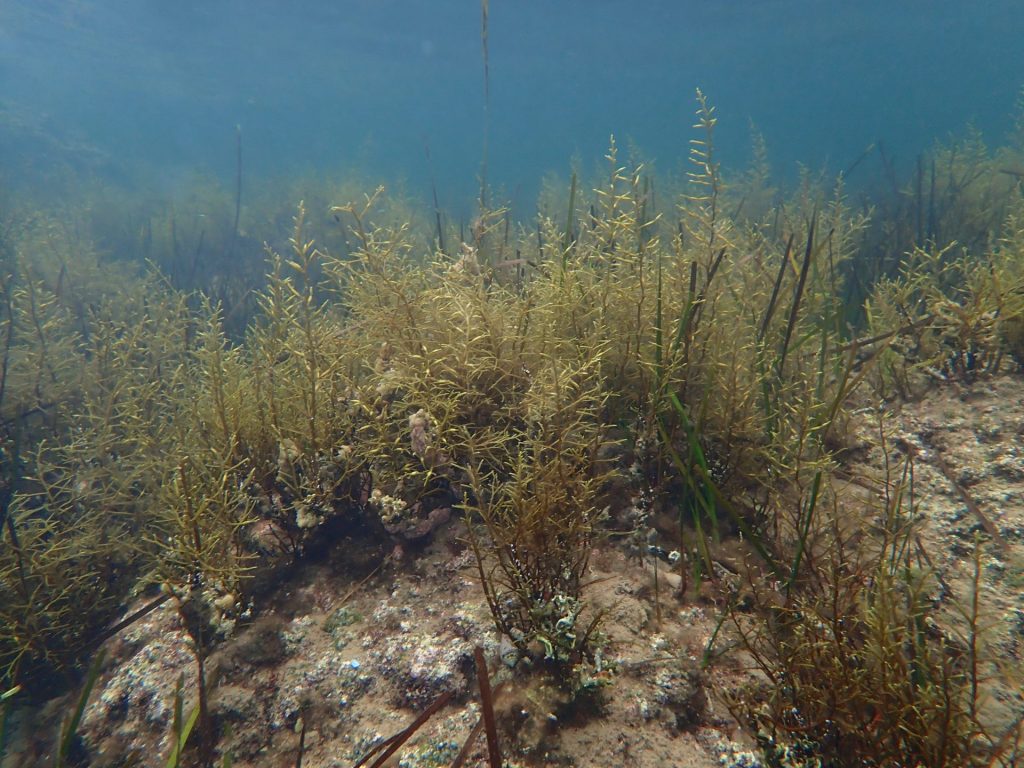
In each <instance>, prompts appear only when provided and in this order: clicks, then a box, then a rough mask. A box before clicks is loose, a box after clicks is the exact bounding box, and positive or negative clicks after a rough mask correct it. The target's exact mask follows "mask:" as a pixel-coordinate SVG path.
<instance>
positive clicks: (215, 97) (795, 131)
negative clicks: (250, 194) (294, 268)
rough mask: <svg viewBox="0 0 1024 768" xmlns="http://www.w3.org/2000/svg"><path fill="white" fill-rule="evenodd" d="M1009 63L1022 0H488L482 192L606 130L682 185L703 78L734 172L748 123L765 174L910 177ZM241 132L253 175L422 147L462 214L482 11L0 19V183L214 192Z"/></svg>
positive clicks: (1007, 83)
mask: <svg viewBox="0 0 1024 768" xmlns="http://www.w3.org/2000/svg"><path fill="white" fill-rule="evenodd" d="M1022 48H1024V2H1021V0H977V1H976V2H967V1H966V0H884V1H883V0H699V1H698V0H651V1H650V2H624V1H622V0H620V1H618V2H612V1H611V0H492V1H491V3H490V19H489V51H490V134H489V169H488V180H489V181H490V182H491V183H492V184H493V185H494V186H495V187H497V188H498V189H499V190H500V194H501V195H503V196H504V197H505V198H506V199H510V200H513V201H515V202H516V203H517V205H520V206H523V207H526V208H528V207H529V206H530V205H532V200H533V197H534V196H535V194H536V191H537V188H538V182H539V179H540V177H541V176H542V175H543V174H544V173H545V172H547V171H552V170H554V171H558V172H560V173H562V174H563V175H564V174H566V173H567V169H568V167H569V163H570V160H571V159H572V158H573V157H574V156H576V157H578V158H580V159H581V160H582V162H583V165H584V167H585V168H590V167H594V166H595V165H596V164H597V163H598V162H599V161H600V159H601V157H602V156H603V154H604V151H605V149H606V147H607V144H608V137H609V135H610V134H613V133H614V134H615V135H616V137H617V138H618V139H619V140H620V141H621V143H622V145H623V146H625V145H626V144H627V143H633V144H635V145H636V146H637V147H638V148H639V150H640V152H641V153H642V154H643V155H644V156H645V157H646V158H649V159H652V160H653V161H654V162H655V164H656V167H657V168H659V169H666V170H673V169H677V168H678V167H679V166H680V164H681V163H682V161H683V159H684V158H685V154H686V151H687V140H688V139H689V138H690V136H691V135H692V133H691V130H690V125H691V123H692V122H693V120H692V116H693V110H694V101H693V94H694V89H695V88H696V87H698V86H699V87H700V88H702V89H703V90H704V91H705V93H707V94H708V96H709V98H710V99H711V101H712V102H713V103H714V104H716V105H717V107H718V115H719V118H720V123H719V130H718V147H719V150H720V152H721V156H722V157H723V158H724V159H725V161H726V163H727V164H729V165H734V166H739V165H741V164H743V163H744V162H746V160H747V159H748V158H749V152H750V125H751V122H753V123H755V124H756V125H757V127H758V129H759V130H760V131H761V132H762V133H763V135H764V136H765V138H766V140H767V143H768V148H769V152H770V157H771V160H772V165H773V168H774V169H775V171H776V173H777V174H778V175H779V177H780V178H782V179H786V178H790V179H791V178H792V177H793V175H794V173H795V169H796V164H797V163H798V162H801V163H804V164H806V165H808V166H810V167H812V168H821V167H825V168H829V169H831V170H834V171H837V170H841V169H842V168H844V167H846V166H847V165H849V164H850V163H851V162H852V161H853V160H855V159H856V158H857V156H859V155H860V154H861V153H862V151H863V150H864V148H865V147H866V146H868V145H869V144H871V143H872V142H876V141H879V140H881V141H882V142H884V145H885V147H886V150H887V153H888V154H889V155H890V156H892V157H895V158H896V161H897V163H898V164H902V167H903V168H905V169H909V168H910V167H911V165H912V163H913V162H914V158H915V156H916V154H917V153H918V152H920V151H921V150H924V149H927V148H928V147H929V146H930V145H931V144H932V143H933V142H934V141H935V140H936V139H942V138H945V137H947V136H949V135H950V134H953V133H961V132H962V131H963V130H964V128H965V126H966V125H967V124H968V123H969V122H970V123H973V124H974V125H975V126H976V127H978V128H979V129H980V130H982V131H983V133H984V135H985V136H986V138H987V139H988V140H990V141H991V142H993V143H998V142H999V141H1001V140H1002V139H1003V138H1004V136H1005V134H1006V132H1007V131H1008V129H1009V127H1010V123H1011V119H1012V115H1013V108H1014V103H1015V101H1016V98H1017V94H1018V92H1019V90H1020V88H1021V85H1022V84H1024V54H1022ZM5 122H6V123H8V124H9V123H12V122H14V123H16V128H11V127H10V125H7V126H6V130H5ZM236 126H240V127H241V131H242V136H243V146H244V154H245V168H246V174H247V176H248V177H249V178H258V177H261V176H263V177H270V176H289V175H298V174H301V173H305V172H308V171H311V170H315V171H318V172H322V173H329V174H346V173H350V172H353V171H358V172H359V173H360V174H361V175H362V176H363V177H365V178H367V179H368V180H370V181H377V180H384V181H396V180H405V181H406V183H407V187H408V189H409V190H410V191H412V192H416V193H422V194H424V195H426V194H429V178H430V172H429V168H428V164H427V160H426V156H425V147H426V146H428V145H429V148H430V152H431V155H432V164H433V169H434V174H435V176H436V179H437V186H438V191H439V193H440V195H441V197H442V205H443V206H446V207H449V208H458V207H459V206H461V205H463V204H464V203H466V202H468V201H471V200H472V198H473V196H474V194H475V192H476V189H477V185H478V178H479V174H480V168H481V157H482V143H483V135H484V88H483V61H482V55H481V8H480V3H479V2H477V0H305V1H303V0H297V1H296V2H282V1H281V0H275V1H271V0H205V1H200V0H91V1H90V0H78V1H72V0H64V1H62V2H58V1H57V0H3V2H2V3H0V164H2V165H0V173H2V171H3V169H4V168H7V169H23V168H29V169H31V170H30V173H37V172H38V173H43V172H44V171H45V168H46V165H47V163H48V162H51V161H53V162H55V161H57V160H58V159H67V158H58V157H55V156H56V155H60V154H65V153H66V154H70V155H74V154H75V153H76V152H80V151H83V148H88V149H90V150H96V151H97V153H98V154H97V155H96V157H99V158H102V160H100V161H96V160H95V159H94V161H93V165H94V166H95V167H97V168H98V172H100V173H108V174H110V175H111V176H116V177H118V178H130V179H132V180H133V181H132V183H136V184H148V185H157V186H158V185H160V184H168V183H173V181H174V180H175V179H179V178H182V177H184V176H187V175H188V174H189V173H190V172H192V171H193V170H195V169H205V170H208V171H212V172H213V173H216V174H219V175H221V176H223V177H224V178H225V179H226V180H229V179H231V178H232V176H233V173H234V164H235V154H234V153H235V136H236ZM40 136H43V137H45V139H46V141H42V142H40V141H34V140H31V139H38V138H39V137H40ZM26 137H28V138H26ZM32 153H39V155H40V156H39V157H31V156H30V155H32ZM19 173H20V174H21V175H22V176H23V175H24V174H25V172H24V171H21V170H19ZM7 175H8V176H10V173H8V174H7ZM0 179H2V177H0ZM20 181H22V182H24V181H25V179H24V178H22V179H20Z"/></svg>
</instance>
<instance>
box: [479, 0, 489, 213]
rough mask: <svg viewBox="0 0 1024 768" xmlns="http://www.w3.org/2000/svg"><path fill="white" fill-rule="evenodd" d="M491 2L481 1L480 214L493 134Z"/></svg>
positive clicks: (484, 194) (485, 197) (485, 205)
mask: <svg viewBox="0 0 1024 768" xmlns="http://www.w3.org/2000/svg"><path fill="white" fill-rule="evenodd" d="M489 13H490V2H489V0H480V46H481V50H482V51H483V58H484V146H483V159H482V161H481V163H480V213H481V215H482V214H483V212H484V211H485V210H487V145H488V142H489V139H490V133H491V62H490V55H489V51H488V45H487V18H488V15H489Z"/></svg>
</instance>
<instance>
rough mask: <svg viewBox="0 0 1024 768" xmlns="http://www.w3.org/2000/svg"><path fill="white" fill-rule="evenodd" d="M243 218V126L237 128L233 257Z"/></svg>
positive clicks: (232, 234)
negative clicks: (239, 225) (240, 222)
mask: <svg viewBox="0 0 1024 768" xmlns="http://www.w3.org/2000/svg"><path fill="white" fill-rule="evenodd" d="M241 216H242V126H240V125H236V126H235V223H234V226H233V227H232V228H231V248H230V249H229V250H228V255H229V256H233V255H234V253H235V245H237V243H238V220H239V219H240V218H241Z"/></svg>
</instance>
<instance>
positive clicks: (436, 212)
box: [423, 142, 447, 253]
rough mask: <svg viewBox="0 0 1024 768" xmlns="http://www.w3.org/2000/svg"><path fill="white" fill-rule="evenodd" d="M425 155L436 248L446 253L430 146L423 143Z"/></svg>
mask: <svg viewBox="0 0 1024 768" xmlns="http://www.w3.org/2000/svg"><path fill="white" fill-rule="evenodd" d="M423 149H424V151H425V152H426V154H427V173H429V174H430V191H431V193H432V194H433V196H434V220H435V221H436V223H437V247H438V249H439V250H440V251H441V253H447V251H446V250H445V247H444V228H443V227H442V226H441V204H440V203H438V201H437V181H436V180H435V179H434V164H433V163H432V162H431V161H430V144H428V143H427V142H423Z"/></svg>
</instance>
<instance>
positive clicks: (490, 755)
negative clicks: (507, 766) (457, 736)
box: [473, 645, 502, 768]
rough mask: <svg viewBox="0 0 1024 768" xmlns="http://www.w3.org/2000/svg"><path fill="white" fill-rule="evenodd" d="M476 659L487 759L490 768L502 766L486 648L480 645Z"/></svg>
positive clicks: (475, 654)
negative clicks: (485, 655) (485, 654)
mask: <svg viewBox="0 0 1024 768" xmlns="http://www.w3.org/2000/svg"><path fill="white" fill-rule="evenodd" d="M473 657H474V659H475V660H476V679H477V682H478V684H479V685H480V704H481V709H482V710H483V718H484V733H486V734H487V760H488V762H489V764H490V768H501V766H502V762H501V750H500V749H499V747H498V727H497V723H496V721H495V719H494V697H493V695H492V694H491V678H490V675H488V673H487V661H486V660H485V659H484V649H483V648H481V647H480V646H479V645H478V646H477V647H476V649H475V650H474V651H473Z"/></svg>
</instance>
